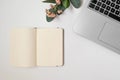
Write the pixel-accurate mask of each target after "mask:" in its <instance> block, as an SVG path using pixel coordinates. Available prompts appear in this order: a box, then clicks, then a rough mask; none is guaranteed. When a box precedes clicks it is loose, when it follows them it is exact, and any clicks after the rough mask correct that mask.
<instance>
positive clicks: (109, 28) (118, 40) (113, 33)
mask: <svg viewBox="0 0 120 80" xmlns="http://www.w3.org/2000/svg"><path fill="white" fill-rule="evenodd" d="M99 40H101V41H103V42H104V43H107V44H108V45H110V46H112V47H114V48H116V49H119V50H120V26H117V25H112V24H110V23H106V24H105V26H104V28H103V30H102V32H101V34H100V36H99Z"/></svg>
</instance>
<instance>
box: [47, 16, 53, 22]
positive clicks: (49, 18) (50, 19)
mask: <svg viewBox="0 0 120 80" xmlns="http://www.w3.org/2000/svg"><path fill="white" fill-rule="evenodd" d="M53 19H54V18H51V17H48V16H46V20H47V22H51V21H52V20H53Z"/></svg>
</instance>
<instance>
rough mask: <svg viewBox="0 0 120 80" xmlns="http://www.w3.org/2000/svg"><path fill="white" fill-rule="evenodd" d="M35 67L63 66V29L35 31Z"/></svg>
mask: <svg viewBox="0 0 120 80" xmlns="http://www.w3.org/2000/svg"><path fill="white" fill-rule="evenodd" d="M36 32H37V36H36V37H37V41H36V45H37V53H36V54H37V65H38V66H62V65H63V29H57V28H55V29H54V28H52V29H51V28H47V29H46V28H45V29H37V30H36Z"/></svg>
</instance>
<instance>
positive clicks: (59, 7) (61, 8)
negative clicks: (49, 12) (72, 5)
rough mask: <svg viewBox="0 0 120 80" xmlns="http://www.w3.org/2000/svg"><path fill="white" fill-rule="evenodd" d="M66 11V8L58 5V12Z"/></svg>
mask: <svg viewBox="0 0 120 80" xmlns="http://www.w3.org/2000/svg"><path fill="white" fill-rule="evenodd" d="M65 9H66V8H65V7H64V6H63V5H58V6H57V10H63V11H64V10H65Z"/></svg>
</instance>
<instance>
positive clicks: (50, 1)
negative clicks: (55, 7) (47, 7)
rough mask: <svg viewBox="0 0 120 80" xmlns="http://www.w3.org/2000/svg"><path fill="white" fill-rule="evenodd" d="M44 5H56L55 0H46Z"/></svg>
mask: <svg viewBox="0 0 120 80" xmlns="http://www.w3.org/2000/svg"><path fill="white" fill-rule="evenodd" d="M43 2H44V3H56V2H55V0H45V1H43Z"/></svg>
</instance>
